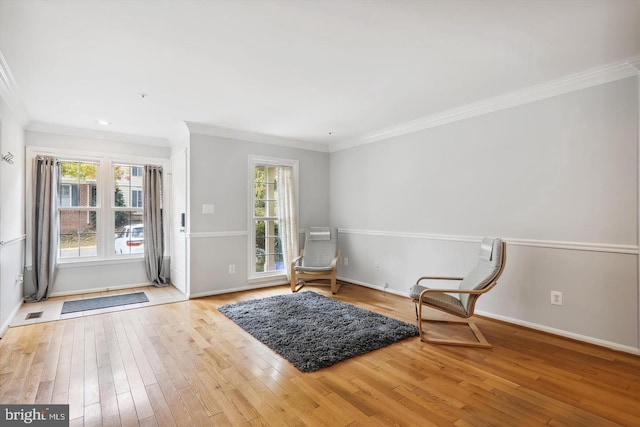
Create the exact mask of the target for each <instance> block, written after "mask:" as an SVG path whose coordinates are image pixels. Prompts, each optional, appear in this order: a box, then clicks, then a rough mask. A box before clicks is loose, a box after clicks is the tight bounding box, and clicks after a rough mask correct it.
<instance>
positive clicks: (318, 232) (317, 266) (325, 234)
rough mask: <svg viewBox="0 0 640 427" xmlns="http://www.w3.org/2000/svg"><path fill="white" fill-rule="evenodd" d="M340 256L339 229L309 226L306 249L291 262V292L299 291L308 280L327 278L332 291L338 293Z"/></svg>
mask: <svg viewBox="0 0 640 427" xmlns="http://www.w3.org/2000/svg"><path fill="white" fill-rule="evenodd" d="M339 258H340V250H339V249H338V229H337V228H329V227H309V228H308V229H307V230H306V231H305V238H304V249H303V250H301V251H300V256H299V257H297V258H296V259H294V260H293V261H292V262H291V269H290V275H291V292H297V291H299V290H300V289H301V288H302V287H303V286H304V284H305V283H306V281H308V280H319V279H326V280H329V282H330V284H331V293H332V294H336V293H337V292H338V284H337V280H336V272H337V266H338V259H339Z"/></svg>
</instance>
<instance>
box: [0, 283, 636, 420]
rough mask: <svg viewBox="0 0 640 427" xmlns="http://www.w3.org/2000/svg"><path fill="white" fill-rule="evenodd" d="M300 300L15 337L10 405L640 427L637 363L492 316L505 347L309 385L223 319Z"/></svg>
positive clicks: (196, 415)
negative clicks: (232, 312)
mask: <svg viewBox="0 0 640 427" xmlns="http://www.w3.org/2000/svg"><path fill="white" fill-rule="evenodd" d="M304 290H310V291H315V292H319V293H321V294H324V295H327V296H331V295H330V292H329V290H328V288H326V287H320V286H307V287H306V288H305V289H304ZM289 292H290V291H289V288H288V286H287V285H284V286H280V287H274V288H268V289H262V290H255V291H246V292H239V293H233V294H226V295H219V296H214V297H207V298H201V299H197V300H191V301H184V302H178V303H173V304H166V305H159V306H152V307H145V308H139V309H134V310H127V311H117V312H113V313H106V314H99V315H94V316H86V317H80V318H74V319H68V320H59V321H55V322H49V323H41V324H35V325H28V326H20V327H15V328H11V329H9V331H8V332H7V333H6V334H5V336H4V338H3V339H2V340H0V402H2V403H70V417H71V419H72V420H71V425H72V426H73V425H82V424H84V425H87V426H94V425H105V426H118V425H125V426H129V425H138V424H139V425H145V426H146V425H178V426H186V425H196V426H210V425H221V426H242V425H247V426H249V425H252V426H253V425H260V426H262V425H274V426H275V425H296V426H304V425H309V426H316V425H317V426H341V425H349V426H372V425H407V426H408V425H416V426H418V425H419V426H428V425H439V426H443V425H456V426H483V425H499V426H529V425H531V426H534V425H545V424H549V425H558V426H560V425H565V426H608V425H627V426H638V425H640V358H638V357H636V356H633V355H629V354H625V353H619V352H615V351H611V350H607V349H604V348H600V347H596V346H592V345H589V344H584V343H579V342H575V341H571V340H568V339H564V338H560V337H556V336H553V335H548V334H544V333H539V332H536V331H532V330H528V329H525V328H521V327H517V326H513V325H510V324H505V323H501V322H497V321H493V320H490V319H482V318H479V319H477V324H478V326H479V327H480V329H481V330H482V331H483V332H484V334H485V336H486V337H487V339H488V340H489V341H490V342H491V343H492V344H493V348H492V349H488V350H485V349H474V348H463V347H444V346H434V345H428V344H425V343H422V342H420V341H419V339H418V338H409V339H406V340H404V341H402V342H399V343H396V344H392V345H390V346H388V347H385V348H383V349H380V350H377V351H373V352H371V353H368V354H366V355H363V356H359V357H356V358H353V359H349V360H347V361H344V362H341V363H338V364H336V365H334V366H332V367H329V368H325V369H322V370H320V371H317V372H314V373H307V374H305V373H301V372H299V371H298V370H297V369H296V368H294V367H293V366H292V365H290V364H289V363H288V362H287V361H286V360H284V359H282V358H281V357H279V356H278V355H276V354H275V353H273V352H272V351H271V350H270V349H269V348H267V347H266V346H264V345H263V344H261V343H260V342H258V341H257V340H255V339H254V338H253V337H251V336H250V335H249V334H247V333H246V332H244V331H243V330H242V329H241V328H239V327H238V326H236V325H235V324H234V323H233V322H231V321H230V320H228V319H227V318H226V317H225V316H223V315H222V314H220V313H219V312H218V311H217V310H216V307H218V306H220V305H222V304H226V303H229V302H234V301H239V300H245V299H253V298H260V297H266V296H270V295H275V294H282V293H289ZM334 297H335V298H336V299H338V300H341V301H344V302H348V303H352V304H356V305H358V306H360V307H363V308H366V309H369V310H372V311H376V312H379V313H382V314H385V315H389V316H391V317H395V318H398V319H400V320H404V321H407V322H414V321H415V314H414V308H413V303H412V302H411V301H410V300H409V299H407V298H402V297H399V296H395V295H391V294H385V293H382V292H378V291H374V290H371V289H367V288H363V287H360V286H356V285H350V284H346V285H343V286H342V288H341V289H340V292H339V293H338V294H337V295H335V296H334Z"/></svg>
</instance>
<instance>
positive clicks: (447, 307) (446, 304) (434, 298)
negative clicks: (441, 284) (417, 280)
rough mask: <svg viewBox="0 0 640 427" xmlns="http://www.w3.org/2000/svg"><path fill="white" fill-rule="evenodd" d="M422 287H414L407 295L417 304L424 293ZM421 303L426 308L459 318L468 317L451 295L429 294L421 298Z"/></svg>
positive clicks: (462, 307) (457, 300)
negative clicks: (429, 307)
mask: <svg viewBox="0 0 640 427" xmlns="http://www.w3.org/2000/svg"><path fill="white" fill-rule="evenodd" d="M425 289H428V288H425V287H424V286H420V285H415V286H414V287H413V288H411V291H410V293H409V295H410V296H411V298H412V299H413V300H414V301H416V302H418V301H419V300H420V294H421V293H422V291H424V290H425ZM422 303H423V304H425V305H428V306H432V307H437V308H440V309H442V310H444V311H446V312H449V313H453V314H458V315H459V316H461V317H469V314H468V313H467V310H465V308H464V306H463V305H462V302H460V300H459V299H458V298H456V297H454V296H452V295H449V294H446V293H444V292H429V293H427V294H425V296H424V298H422Z"/></svg>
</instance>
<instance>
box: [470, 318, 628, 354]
mask: <svg viewBox="0 0 640 427" xmlns="http://www.w3.org/2000/svg"><path fill="white" fill-rule="evenodd" d="M475 314H477V315H479V316H483V317H487V318H490V319H496V320H500V321H502V322H506V323H512V324H514V325H518V326H524V327H525V328H529V329H535V330H538V331H542V332H547V333H549V334H553V335H559V336H561V337H565V338H571V339H574V340H577V341H582V342H586V343H589V344H595V345H599V346H600V347H607V348H610V349H612V350H616V351H622V352H625V353H631V354H635V355H640V348H635V347H631V346H627V345H622V344H618V343H615V342H611V341H605V340H601V339H599V338H593V337H590V336H587V335H580V334H576V333H573V332H568V331H564V330H562V329H556V328H552V327H549V326H545V325H540V324H538V323H532V322H527V321H524V320H519V319H514V318H513V317H507V316H502V315H499V314H493V313H489V312H486V311H481V310H476V311H475Z"/></svg>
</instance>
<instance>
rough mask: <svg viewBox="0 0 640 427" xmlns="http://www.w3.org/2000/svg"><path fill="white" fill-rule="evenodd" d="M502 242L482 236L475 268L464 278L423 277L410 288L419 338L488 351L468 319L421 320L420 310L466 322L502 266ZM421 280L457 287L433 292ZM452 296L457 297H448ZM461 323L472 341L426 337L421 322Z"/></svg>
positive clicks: (497, 277)
mask: <svg viewBox="0 0 640 427" xmlns="http://www.w3.org/2000/svg"><path fill="white" fill-rule="evenodd" d="M506 257H507V247H506V243H504V242H503V241H502V239H499V238H490V237H486V238H484V239H483V240H482V244H481V245H480V253H479V258H480V259H479V260H478V264H477V265H476V267H475V268H474V269H473V270H471V272H470V273H469V274H467V275H466V276H465V277H445V276H423V277H421V278H419V279H418V281H417V282H416V284H415V286H414V287H413V288H411V291H410V295H411V298H412V299H413V301H414V303H415V306H416V318H417V321H418V328H419V329H420V339H421V340H422V341H424V342H428V343H432V344H445V345H460V346H470V347H484V348H490V347H491V344H489V342H488V341H487V339H486V338H485V337H484V335H482V332H480V329H478V327H477V326H476V324H475V323H474V322H473V321H471V320H440V319H431V318H424V317H423V316H422V308H423V307H429V308H433V309H436V310H440V311H443V312H445V313H448V314H452V315H454V316H457V317H461V318H465V319H469V318H470V317H471V316H472V315H473V310H474V308H475V305H476V301H477V299H478V298H479V297H480V295H482V294H485V293H487V292H489V291H490V290H491V289H492V288H493V287H494V286H495V285H496V284H497V283H498V279H499V278H500V276H501V275H502V272H503V271H504V266H505V264H506ZM423 280H452V281H460V284H459V286H458V288H449V289H434V288H428V287H425V286H421V285H420V282H422V281H423ZM452 294H457V296H456V295H452ZM425 322H426V323H428V322H441V323H462V324H467V325H468V326H469V328H470V329H471V332H472V333H473V335H474V336H475V338H476V340H475V341H465V340H453V339H436V338H430V337H429V336H427V333H426V332H425V330H424V328H423V323H425Z"/></svg>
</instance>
